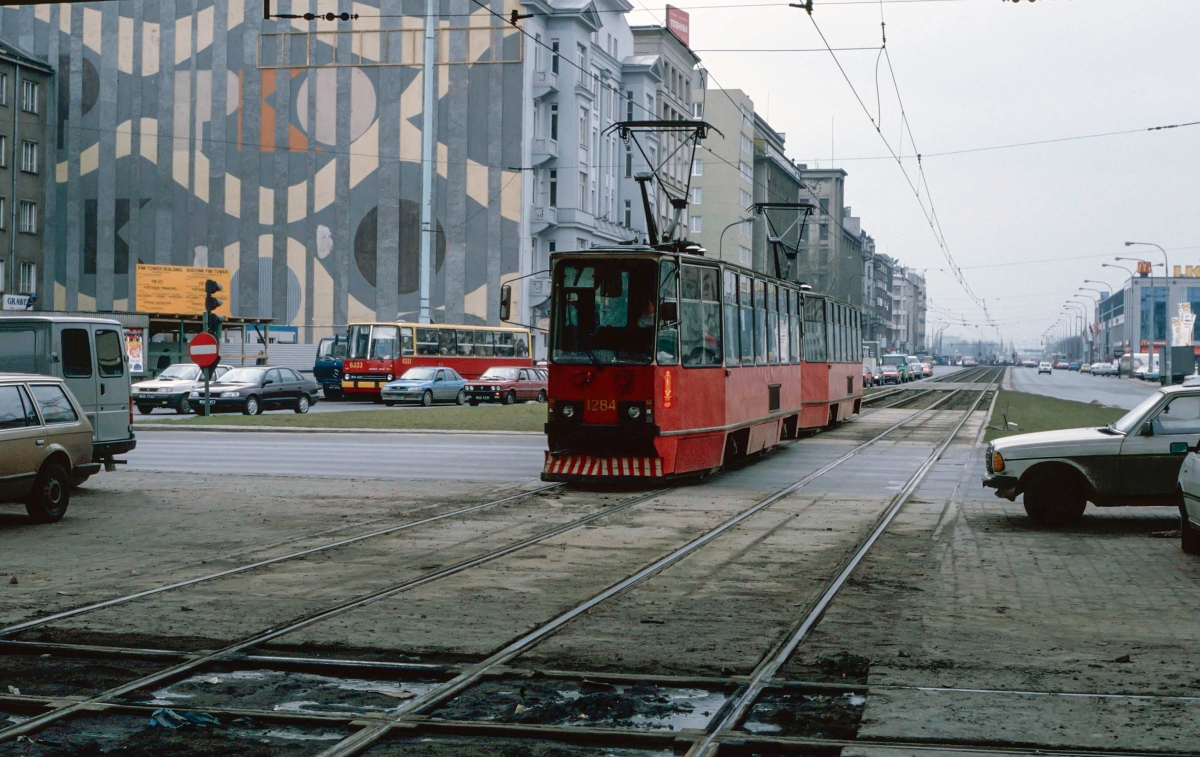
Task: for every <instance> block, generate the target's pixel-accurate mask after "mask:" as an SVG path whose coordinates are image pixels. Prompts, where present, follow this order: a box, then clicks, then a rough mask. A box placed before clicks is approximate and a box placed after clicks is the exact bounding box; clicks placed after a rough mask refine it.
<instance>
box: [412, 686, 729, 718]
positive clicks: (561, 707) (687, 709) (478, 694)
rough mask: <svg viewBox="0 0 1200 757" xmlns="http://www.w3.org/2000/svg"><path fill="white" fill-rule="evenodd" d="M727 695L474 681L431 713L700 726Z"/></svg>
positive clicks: (702, 691) (660, 688)
mask: <svg viewBox="0 0 1200 757" xmlns="http://www.w3.org/2000/svg"><path fill="white" fill-rule="evenodd" d="M726 699H728V696H727V695H726V694H724V693H723V692H720V691H711V690H708V689H693V688H670V687H665V686H657V685H654V684H648V683H638V684H605V683H595V682H591V681H582V682H580V681H562V680H545V679H542V680H527V679H504V680H499V681H488V682H486V683H483V684H480V685H479V686H476V687H475V688H473V689H471V690H470V691H468V692H466V693H465V694H463V695H462V696H460V697H457V698H455V699H453V700H451V701H450V702H449V703H448V704H447V705H446V706H445V707H443V708H441V709H439V710H436V711H435V712H434V713H433V715H434V717H440V718H444V719H447V720H485V721H493V722H500V723H532V724H538V725H560V726H582V727H593V728H637V729H642V730H661V731H678V730H682V729H684V728H704V727H706V726H707V725H708V723H709V721H710V720H712V718H713V716H714V715H715V714H716V713H717V710H719V709H720V708H721V705H723V704H724V703H725V700H726Z"/></svg>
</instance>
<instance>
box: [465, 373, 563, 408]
mask: <svg viewBox="0 0 1200 757" xmlns="http://www.w3.org/2000/svg"><path fill="white" fill-rule="evenodd" d="M546 378H547V373H546V371H545V370H544V369H542V368H512V367H507V366H496V367H492V368H488V369H487V370H486V371H484V372H483V375H481V376H480V377H479V378H477V379H475V380H474V381H468V382H467V399H469V400H470V402H471V405H472V406H474V405H478V404H479V403H480V402H500V403H502V404H505V405H512V404H514V403H516V402H524V401H526V400H537V401H538V402H545V401H546Z"/></svg>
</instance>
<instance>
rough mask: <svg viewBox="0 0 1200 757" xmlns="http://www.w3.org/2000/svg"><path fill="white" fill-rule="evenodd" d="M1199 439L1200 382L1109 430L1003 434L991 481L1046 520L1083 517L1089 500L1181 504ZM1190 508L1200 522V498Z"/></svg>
mask: <svg viewBox="0 0 1200 757" xmlns="http://www.w3.org/2000/svg"><path fill="white" fill-rule="evenodd" d="M1197 444H1200V386H1172V387H1166V388H1163V389H1159V390H1158V391H1156V392H1154V393H1153V394H1151V395H1150V396H1148V397H1147V398H1146V399H1145V400H1143V401H1142V403H1141V404H1139V405H1138V406H1137V407H1135V408H1134V409H1133V410H1130V411H1129V412H1128V413H1126V414H1125V415H1124V416H1123V417H1122V418H1121V419H1120V420H1118V421H1115V422H1113V423H1110V424H1109V425H1107V426H1104V427H1102V428H1075V429H1065V430H1062V431H1043V432H1039V433H1033V434H1018V435H1016V436H1009V437H1005V438H1002V439H996V440H995V441H993V442H992V443H991V444H990V445H988V448H987V453H986V454H987V459H986V465H987V473H988V475H987V476H986V477H985V478H984V479H983V485H984V486H987V487H990V488H992V489H995V490H996V496H998V497H1004V498H1005V499H1008V500H1011V501H1015V500H1016V498H1017V495H1020V494H1023V495H1024V504H1025V512H1026V513H1028V514H1029V517H1030V518H1032V519H1033V520H1034V521H1036V522H1037V523H1040V524H1043V525H1065V524H1068V523H1073V522H1075V521H1077V520H1079V518H1080V517H1082V516H1083V511H1084V508H1085V507H1087V503H1088V502H1091V503H1093V504H1095V505H1097V506H1099V507H1123V506H1129V505H1159V506H1169V507H1177V506H1180V500H1181V498H1180V483H1179V481H1180V475H1181V474H1180V468H1181V466H1182V465H1183V461H1184V457H1185V456H1187V455H1188V453H1189V452H1195V451H1196V447H1197ZM1192 457H1193V458H1195V455H1193V456H1192ZM1197 466H1200V461H1197V462H1195V463H1192V464H1190V465H1189V466H1188V468H1189V473H1188V475H1189V476H1190V475H1192V474H1193V472H1195V474H1196V475H1197V483H1196V484H1195V486H1194V488H1193V493H1194V494H1195V495H1196V496H1197V497H1200V471H1195V468H1196V467H1197ZM1189 506H1190V507H1191V508H1192V510H1191V512H1192V513H1193V515H1192V518H1193V521H1194V522H1196V523H1200V501H1190V505H1189ZM1193 543H1194V541H1193Z"/></svg>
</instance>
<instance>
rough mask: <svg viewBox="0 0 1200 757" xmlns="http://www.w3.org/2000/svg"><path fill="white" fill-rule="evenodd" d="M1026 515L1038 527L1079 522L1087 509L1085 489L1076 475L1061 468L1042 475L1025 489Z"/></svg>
mask: <svg viewBox="0 0 1200 757" xmlns="http://www.w3.org/2000/svg"><path fill="white" fill-rule="evenodd" d="M1024 504H1025V513H1026V514H1027V515H1029V517H1030V518H1032V519H1033V522H1034V523H1037V524H1038V525H1039V526H1069V525H1071V524H1074V523H1078V522H1079V520H1080V519H1081V518H1082V517H1083V511H1084V509H1086V508H1087V497H1086V495H1085V494H1084V490H1083V486H1082V484H1081V483H1080V481H1079V479H1078V478H1077V477H1076V476H1075V475H1074V473H1070V474H1065V472H1064V471H1062V470H1061V469H1056V470H1048V471H1045V472H1043V473H1041V474H1039V475H1038V476H1037V477H1036V478H1034V480H1033V481H1031V482H1030V484H1029V486H1028V487H1027V488H1026V489H1025V497H1024Z"/></svg>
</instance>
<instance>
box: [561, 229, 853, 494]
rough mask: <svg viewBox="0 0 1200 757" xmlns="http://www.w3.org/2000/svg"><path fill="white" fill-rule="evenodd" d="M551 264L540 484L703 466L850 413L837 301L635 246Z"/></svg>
mask: <svg viewBox="0 0 1200 757" xmlns="http://www.w3.org/2000/svg"><path fill="white" fill-rule="evenodd" d="M552 269H553V274H552V296H551V328H550V354H549V358H550V382H549V404H548V417H547V423H546V434H547V438H548V444H549V450H548V451H547V452H546V460H545V467H544V469H543V473H542V478H543V479H545V480H547V481H573V482H598V481H613V480H621V479H627V478H651V479H661V478H667V477H672V476H680V475H695V474H703V473H708V472H711V471H715V470H717V469H719V468H721V467H722V466H723V465H728V464H730V463H732V462H736V461H738V460H740V459H743V458H745V457H746V456H748V455H752V454H755V453H758V452H762V451H764V450H767V449H770V448H771V447H774V446H776V445H777V444H778V443H779V442H780V440H783V439H790V438H795V436H796V435H797V433H798V431H799V430H800V429H801V428H806V427H812V426H824V425H828V424H829V423H831V422H837V421H841V420H845V419H846V418H847V417H849V415H850V414H852V413H855V412H857V411H858V409H859V403H860V402H861V398H862V384H861V382H862V368H861V364H862V359H861V355H860V352H861V349H860V348H859V347H858V345H859V344H860V342H861V335H860V333H859V331H858V311H857V309H855V308H854V307H852V306H850V305H847V304H845V303H842V302H838V301H837V300H834V299H831V298H828V297H825V296H820V295H813V294H810V293H808V292H803V291H801V289H800V287H799V286H798V285H797V284H796V283H795V282H789V281H784V280H781V279H776V278H772V277H769V276H764V275H762V274H758V273H754V272H753V271H750V270H747V269H744V268H741V267H738V266H734V265H730V264H726V263H723V262H720V261H717V260H713V259H710V258H705V257H702V256H700V255H695V254H690V253H687V252H683V253H680V252H673V251H671V252H668V251H661V250H657V249H655V248H653V247H648V246H632V245H631V246H627V247H620V248H608V249H602V250H597V249H592V250H588V251H587V252H574V253H559V254H556V255H554V256H553V259H552ZM810 381H811V384H810V383H809V382H810Z"/></svg>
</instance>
